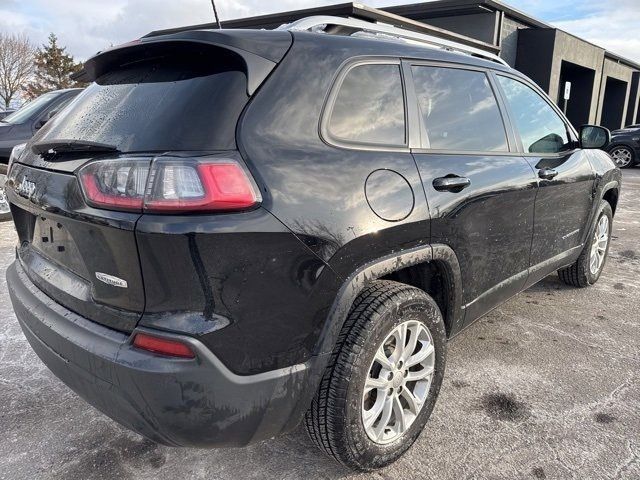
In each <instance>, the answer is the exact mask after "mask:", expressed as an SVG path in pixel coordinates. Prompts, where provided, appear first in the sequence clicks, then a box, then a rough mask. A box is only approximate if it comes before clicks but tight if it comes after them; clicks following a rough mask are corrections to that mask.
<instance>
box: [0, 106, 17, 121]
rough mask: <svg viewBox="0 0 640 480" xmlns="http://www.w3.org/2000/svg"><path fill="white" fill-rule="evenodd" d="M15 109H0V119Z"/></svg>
mask: <svg viewBox="0 0 640 480" xmlns="http://www.w3.org/2000/svg"><path fill="white" fill-rule="evenodd" d="M15 111H16V110H15V108H8V109H7V110H3V111H1V112H0V120H2V119H3V118H4V117H6V116H7V115H11V114H12V113H13V112H15Z"/></svg>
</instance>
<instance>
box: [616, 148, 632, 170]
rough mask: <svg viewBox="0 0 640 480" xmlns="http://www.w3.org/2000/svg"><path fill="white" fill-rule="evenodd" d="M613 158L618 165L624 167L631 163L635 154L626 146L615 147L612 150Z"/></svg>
mask: <svg viewBox="0 0 640 480" xmlns="http://www.w3.org/2000/svg"><path fill="white" fill-rule="evenodd" d="M611 158H613V161H614V163H615V164H616V165H617V166H618V167H620V168H624V167H628V166H629V165H630V164H631V161H632V160H633V154H632V153H631V150H629V149H628V148H626V147H620V148H614V149H613V150H611Z"/></svg>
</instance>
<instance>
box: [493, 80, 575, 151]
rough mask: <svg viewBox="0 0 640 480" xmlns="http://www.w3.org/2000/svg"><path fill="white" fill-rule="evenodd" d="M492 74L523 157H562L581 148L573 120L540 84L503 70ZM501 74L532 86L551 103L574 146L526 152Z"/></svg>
mask: <svg viewBox="0 0 640 480" xmlns="http://www.w3.org/2000/svg"><path fill="white" fill-rule="evenodd" d="M491 76H492V77H494V78H493V83H495V85H496V88H497V89H498V92H499V95H500V97H501V99H502V102H503V104H504V108H505V111H506V114H507V117H508V118H509V123H510V124H511V126H512V129H513V132H514V135H515V138H516V142H517V146H518V153H519V154H520V155H521V156H523V157H534V158H562V157H566V156H567V155H571V154H572V153H575V152H576V151H578V150H580V147H579V145H578V132H576V130H575V128H573V125H571V122H569V120H567V118H566V116H565V115H564V113H563V112H562V110H560V108H559V107H558V106H557V105H556V104H555V103H553V101H551V99H550V98H549V96H548V95H547V94H546V93H545V92H544V90H542V89H541V88H540V87H539V86H538V85H536V84H535V83H534V82H532V81H530V80H529V79H527V78H523V77H520V76H518V75H513V74H511V73H509V72H502V71H495V70H493V71H492V72H491ZM499 76H502V77H506V78H510V79H511V80H514V81H516V82H520V83H522V84H523V85H525V86H527V87H529V88H531V89H532V90H533V91H534V92H535V93H537V94H538V96H539V97H540V98H541V99H542V100H543V101H544V102H545V103H546V104H547V105H549V106H550V107H551V109H552V110H553V111H554V112H555V113H556V115H558V117H559V118H560V120H561V121H562V123H564V127H565V129H566V131H567V138H568V139H569V141H570V142H571V143H572V144H573V148H569V149H568V150H564V151H561V152H557V153H530V152H526V151H525V149H524V144H523V143H522V138H521V136H520V132H519V131H518V128H517V126H516V124H515V122H514V121H513V120H512V119H513V111H512V110H511V106H510V105H509V102H508V101H507V96H506V94H505V92H504V89H503V88H502V86H501V85H500V81H499V80H498V77H499Z"/></svg>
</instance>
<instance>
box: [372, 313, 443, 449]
mask: <svg viewBox="0 0 640 480" xmlns="http://www.w3.org/2000/svg"><path fill="white" fill-rule="evenodd" d="M435 358H436V355H435V349H434V345H433V338H432V337H431V333H430V332H429V330H428V329H427V327H426V326H425V325H424V324H422V323H421V322H418V321H415V320H409V321H406V322H404V323H401V324H400V325H398V326H396V327H395V328H394V329H393V331H392V332H391V333H390V334H389V335H388V336H387V337H386V338H385V340H384V341H383V342H382V344H381V345H380V346H379V347H378V349H377V350H376V355H375V358H374V359H373V362H372V363H371V366H370V367H369V372H368V374H367V378H366V380H365V385H364V392H363V395H362V422H363V424H364V428H365V431H366V433H367V436H368V437H369V438H370V439H371V440H373V441H374V442H376V443H379V444H386V443H391V442H393V441H395V440H397V439H398V438H400V437H401V436H402V435H403V434H404V433H405V432H406V431H407V430H408V429H409V427H411V424H412V423H413V422H414V421H415V419H416V418H417V417H418V414H419V413H420V410H421V409H422V407H423V406H424V404H425V403H426V400H427V397H428V396H429V390H430V387H431V382H432V380H433V375H434V366H435Z"/></svg>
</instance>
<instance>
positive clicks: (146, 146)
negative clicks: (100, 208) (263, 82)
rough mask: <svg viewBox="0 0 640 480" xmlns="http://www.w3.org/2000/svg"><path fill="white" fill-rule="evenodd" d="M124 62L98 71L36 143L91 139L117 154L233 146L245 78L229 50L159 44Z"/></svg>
mask: <svg viewBox="0 0 640 480" xmlns="http://www.w3.org/2000/svg"><path fill="white" fill-rule="evenodd" d="M154 53H155V52H154ZM149 57H151V58H149ZM127 60H128V61H127V63H126V64H125V65H120V66H115V67H113V68H112V69H111V70H110V71H108V72H107V73H105V74H103V75H102V76H100V77H99V78H98V79H97V80H96V82H95V83H93V84H92V85H91V86H89V87H88V88H87V89H86V90H85V91H84V92H83V93H82V94H81V95H80V96H79V97H78V98H77V99H76V101H75V102H74V103H73V104H72V105H71V106H70V107H69V108H67V109H65V110H64V111H63V112H61V113H60V114H59V115H57V116H56V117H54V118H53V120H52V121H50V122H49V123H48V124H47V125H46V126H45V127H44V128H43V129H42V131H41V133H40V134H39V135H38V136H37V138H36V139H35V140H36V141H37V142H41V143H46V142H54V141H60V140H65V141H81V142H95V143H99V144H107V145H110V146H113V148H115V149H117V150H119V151H121V152H154V151H156V152H157V151H171V150H200V151H204V150H231V149H235V129H236V124H237V121H238V118H239V116H240V113H241V112H242V109H243V108H244V106H245V105H246V103H247V101H248V97H247V80H246V75H245V73H244V71H243V66H242V65H241V64H240V63H239V62H238V60H237V59H236V58H234V56H232V55H231V54H230V53H229V52H228V51H224V50H220V49H217V48H212V47H200V46H198V47H196V48H194V47H186V46H177V47H176V46H174V47H170V46H164V47H163V50H162V51H161V52H158V54H157V55H150V54H149V52H148V51H147V52H146V56H145V57H143V58H141V59H127Z"/></svg>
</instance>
